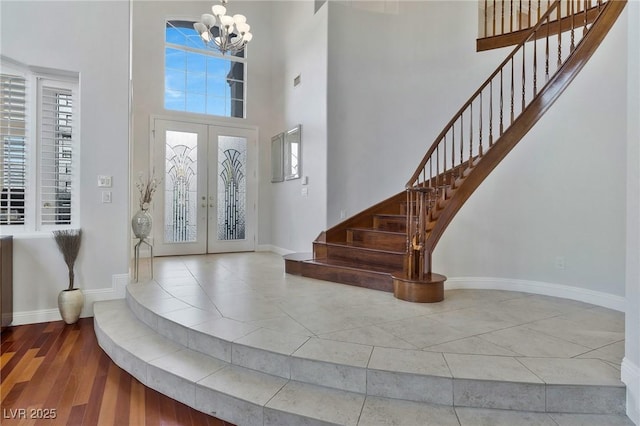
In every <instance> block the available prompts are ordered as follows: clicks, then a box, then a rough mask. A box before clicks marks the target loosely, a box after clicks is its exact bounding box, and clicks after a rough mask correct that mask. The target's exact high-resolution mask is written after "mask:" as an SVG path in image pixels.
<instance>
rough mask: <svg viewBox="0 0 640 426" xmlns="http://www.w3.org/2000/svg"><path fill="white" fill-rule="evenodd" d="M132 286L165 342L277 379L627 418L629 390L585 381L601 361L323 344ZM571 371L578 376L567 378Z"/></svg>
mask: <svg viewBox="0 0 640 426" xmlns="http://www.w3.org/2000/svg"><path fill="white" fill-rule="evenodd" d="M133 288H134V289H135V290H132V287H128V288H127V303H128V306H129V307H130V309H131V311H132V312H133V313H134V314H135V316H136V317H137V318H138V319H140V320H141V321H142V322H144V323H145V324H147V325H148V326H149V327H151V328H152V329H153V330H154V331H156V332H157V333H159V334H160V335H162V336H163V337H164V338H167V339H168V340H169V341H170V342H173V343H179V344H180V345H182V346H184V347H187V348H189V349H190V350H192V351H196V352H200V353H202V354H206V355H211V356H213V357H214V358H217V359H218V360H221V361H224V362H226V363H228V364H230V365H234V366H238V367H243V368H248V369H252V370H256V371H259V372H262V373H267V374H269V375H271V376H276V377H279V378H281V379H285V380H293V381H296V382H302V383H307V384H310V385H314V386H323V387H327V388H333V389H337V390H340V391H347V392H354V393H358V394H362V395H369V396H376V397H382V398H394V399H401V400H407V401H414V402H420V403H429V404H440V405H449V406H461V407H475V408H491V409H509V410H524V411H535V412H564V413H591V414H593V413H597V414H623V413H624V412H625V391H626V389H625V387H624V384H623V383H622V382H621V381H620V380H619V379H614V378H611V377H604V378H603V377H601V376H599V375H598V374H594V376H593V377H585V376H584V374H583V372H584V371H585V370H589V371H595V372H598V371H599V369H602V368H611V367H610V366H608V365H607V364H606V363H604V362H603V361H599V360H594V359H563V360H554V359H549V358H544V359H541V358H525V357H509V356H482V355H462V354H448V353H439V352H427V351H421V350H408V349H392V348H382V347H373V346H368V345H360V344H355V343H347V342H338V341H332V340H325V339H319V338H317V337H313V336H306V335H302V334H295V333H282V332H278V331H274V330H270V329H266V328H261V327H260V326H257V325H254V324H249V323H244V322H240V321H235V320H232V319H229V318H224V317H222V316H221V315H220V313H216V312H215V311H213V310H212V311H204V310H202V309H198V308H195V307H193V306H191V305H190V304H187V303H185V302H183V301H181V300H178V299H176V298H174V297H173V296H172V295H171V294H169V293H167V292H165V291H164V290H163V289H162V288H161V287H160V286H158V285H157V284H155V283H148V284H143V285H140V284H138V285H136V286H135V287H133ZM194 313H197V314H194ZM114 360H115V359H114ZM576 365H579V367H580V368H576V369H575V371H573V373H572V366H576ZM559 371H563V372H565V374H558V372H559ZM134 376H135V374H134ZM556 377H561V378H562V381H558V380H556V379H555V378H556ZM143 383H144V382H143Z"/></svg>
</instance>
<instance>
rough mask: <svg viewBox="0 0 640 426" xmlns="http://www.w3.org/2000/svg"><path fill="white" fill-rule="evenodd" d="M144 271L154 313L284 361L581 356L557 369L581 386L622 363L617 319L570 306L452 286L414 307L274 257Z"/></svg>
mask: <svg viewBox="0 0 640 426" xmlns="http://www.w3.org/2000/svg"><path fill="white" fill-rule="evenodd" d="M141 271H142V273H141V280H140V283H138V284H133V285H131V286H130V291H131V292H132V293H134V294H135V295H136V297H137V298H138V299H139V300H143V301H144V303H145V306H147V307H149V308H152V309H153V310H154V311H155V312H157V313H162V314H163V316H164V317H166V318H168V319H171V320H173V321H176V322H178V323H179V324H182V325H185V326H188V327H192V328H195V329H199V330H208V331H211V330H216V331H218V332H219V333H223V334H224V335H225V337H227V338H228V339H229V340H234V341H237V340H238V339H241V340H240V341H241V342H246V343H248V344H250V345H251V346H256V347H259V348H262V349H266V350H271V351H275V352H278V353H282V354H286V355H290V354H292V353H294V352H296V351H298V352H299V353H303V354H304V356H305V357H314V356H316V357H317V358H318V359H324V360H327V361H331V362H346V363H350V364H352V365H356V366H358V365H366V364H367V362H368V360H369V358H370V357H371V354H372V351H373V348H374V347H375V348H376V349H379V350H382V349H383V348H384V349H395V350H397V351H398V353H400V354H401V353H402V350H412V351H415V350H421V351H425V352H436V353H444V354H447V355H446V361H447V364H448V366H449V368H453V369H455V370H459V371H460V373H461V375H463V376H468V377H469V378H473V375H474V374H473V372H474V371H477V370H476V368H475V366H474V364H473V363H474V361H475V362H479V363H481V362H482V361H483V359H484V358H483V357H493V358H495V357H504V358H505V359H504V363H505V365H501V366H500V371H502V372H504V371H505V370H509V368H508V367H507V364H509V363H510V362H511V361H517V362H516V363H515V364H513V363H512V364H513V365H512V369H513V370H514V374H520V373H522V374H524V376H523V377H521V378H522V379H527V377H526V376H527V375H528V374H531V372H530V371H528V370H535V369H537V370H536V371H537V372H536V373H535V374H536V375H539V376H543V377H547V376H548V375H551V376H553V375H555V374H559V373H558V371H554V367H552V366H549V367H548V368H546V369H545V368H542V367H539V364H540V362H541V361H540V360H538V361H536V359H544V358H547V359H551V358H552V359H555V360H557V361H556V362H558V363H561V362H562V361H561V360H566V359H573V360H577V359H584V360H585V361H584V362H583V363H578V364H575V363H572V365H573V364H575V365H576V368H577V369H578V371H577V372H574V373H572V372H567V367H568V366H567V365H560V364H558V365H557V368H555V370H559V371H560V370H561V371H564V372H566V374H572V375H574V376H576V377H577V378H576V380H578V381H579V382H580V383H582V381H587V382H588V381H589V377H590V375H596V376H597V377H598V378H600V377H602V378H607V380H609V379H610V380H614V381H615V380H617V379H619V371H620V363H621V361H622V357H623V356H624V314H622V313H620V312H617V311H613V310H609V309H605V308H602V307H597V306H594V305H590V304H586V303H582V302H577V301H573V300H567V299H559V298H553V297H548V296H540V295H533V294H528V293H520V292H510V291H499V290H448V291H446V295H445V300H444V301H443V302H441V303H436V304H415V303H409V302H404V301H401V300H398V299H395V298H394V297H393V295H391V294H390V293H385V292H379V291H374V290H368V289H362V288H358V287H352V286H347V285H342V284H335V283H329V282H326V281H318V280H313V279H309V278H304V277H298V276H292V275H287V274H285V273H284V272H283V261H282V259H281V257H280V256H278V255H276V254H273V253H243V254H218V255H206V256H176V257H160V258H156V260H155V271H154V272H155V276H154V280H152V281H150V282H149V279H148V278H149V277H148V276H147V280H145V275H144V273H145V272H147V273H148V271H147V270H145V267H144V266H141ZM269 330H272V331H276V332H278V333H277V334H276V333H269ZM283 333H284V334H283ZM309 337H315V338H319V339H322V340H323V341H331V342H333V343H331V345H333V346H337V347H344V346H348V345H349V344H352V345H353V349H354V350H353V351H352V352H351V355H350V356H349V359H344V360H341V359H332V358H331V353H344V351H338V352H336V351H333V352H332V351H331V349H330V348H327V347H326V345H318V344H317V343H318V342H317V340H316V339H312V340H308V338H309ZM305 342H306V343H305ZM323 351H324V352H327V351H328V352H329V353H322V352H323ZM316 352H317V353H316ZM464 355H473V356H474V357H471V358H469V357H467V358H464ZM528 358H531V359H530V360H527V359H528ZM460 360H464V361H463V362H462V361H461V362H458V361H460ZM587 360H591V361H587ZM523 363H528V367H527V369H524V370H523V365H522V364H523ZM409 364H410V363H409ZM544 364H546V365H550V364H549V363H546V362H545V363H544ZM581 365H584V366H585V368H584V369H581V367H580V366H581ZM515 370H518V372H515ZM498 373H499V372H496V374H498ZM578 373H580V374H578ZM578 376H580V377H578ZM541 378H542V377H541ZM530 379H531V380H532V381H536V380H535V378H530Z"/></svg>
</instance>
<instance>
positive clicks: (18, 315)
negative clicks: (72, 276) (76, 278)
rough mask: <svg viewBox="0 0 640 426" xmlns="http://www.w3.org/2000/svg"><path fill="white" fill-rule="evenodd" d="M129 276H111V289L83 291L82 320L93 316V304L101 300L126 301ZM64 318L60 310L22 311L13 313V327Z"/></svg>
mask: <svg viewBox="0 0 640 426" xmlns="http://www.w3.org/2000/svg"><path fill="white" fill-rule="evenodd" d="M128 283H129V274H115V275H112V276H111V287H108V288H97V289H89V290H82V292H83V293H84V307H83V308H82V313H81V314H80V317H81V318H86V317H92V316H93V302H99V301H101V300H112V299H124V297H125V291H126V287H127V284H128ZM60 320H62V317H61V316H60V312H59V311H58V309H40V310H37V311H22V312H14V313H13V321H12V322H11V325H23V324H35V323H39V322H50V321H60Z"/></svg>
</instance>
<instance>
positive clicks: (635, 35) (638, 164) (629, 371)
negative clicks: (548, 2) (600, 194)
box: [622, 1, 640, 424]
mask: <svg viewBox="0 0 640 426" xmlns="http://www.w3.org/2000/svg"><path fill="white" fill-rule="evenodd" d="M627 9H628V11H627V12H628V15H627V25H628V31H629V32H628V33H629V43H628V45H627V54H628V66H627V89H628V90H627V163H626V164H627V194H626V195H627V220H626V225H627V242H626V249H627V253H626V261H627V264H626V302H627V303H626V316H625V356H624V360H623V362H622V380H623V381H624V382H625V384H626V385H627V415H628V416H629V418H630V419H632V420H633V421H634V422H635V423H636V424H640V309H638V307H640V120H639V119H638V118H639V117H640V48H639V46H640V27H639V26H638V22H640V2H638V1H631V2H629V3H628V4H627Z"/></svg>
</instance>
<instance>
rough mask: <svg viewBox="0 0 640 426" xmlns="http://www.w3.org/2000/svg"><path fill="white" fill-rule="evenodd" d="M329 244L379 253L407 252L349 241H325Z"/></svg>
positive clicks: (400, 253)
mask: <svg viewBox="0 0 640 426" xmlns="http://www.w3.org/2000/svg"><path fill="white" fill-rule="evenodd" d="M325 244H326V245H327V246H329V247H347V248H355V249H359V250H366V251H371V252H377V253H388V254H392V255H404V254H405V252H404V251H398V250H386V249H378V248H374V247H366V246H360V245H359V244H358V243H355V244H354V243H350V242H347V241H344V242H331V243H325Z"/></svg>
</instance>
